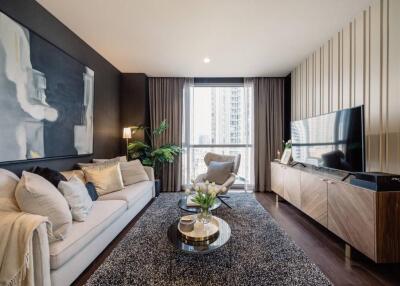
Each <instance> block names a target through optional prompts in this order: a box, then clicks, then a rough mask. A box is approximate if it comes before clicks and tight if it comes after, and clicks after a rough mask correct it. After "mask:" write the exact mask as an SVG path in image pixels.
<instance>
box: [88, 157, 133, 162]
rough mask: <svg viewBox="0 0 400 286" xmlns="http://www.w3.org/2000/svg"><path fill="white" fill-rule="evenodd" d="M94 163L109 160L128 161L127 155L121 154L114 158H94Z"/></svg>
mask: <svg viewBox="0 0 400 286" xmlns="http://www.w3.org/2000/svg"><path fill="white" fill-rule="evenodd" d="M92 161H93V163H104V162H109V161H116V162H128V160H127V159H126V156H119V157H115V158H112V159H93V160H92Z"/></svg>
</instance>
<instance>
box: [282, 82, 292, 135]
mask: <svg viewBox="0 0 400 286" xmlns="http://www.w3.org/2000/svg"><path fill="white" fill-rule="evenodd" d="M291 94H292V76H291V74H289V75H288V76H287V77H285V94H284V101H283V116H284V118H283V140H285V141H287V140H289V139H290V138H291V134H290V120H291V118H292V114H291V113H292V108H291V104H292V103H291V98H292V97H291Z"/></svg>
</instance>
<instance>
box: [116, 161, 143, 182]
mask: <svg viewBox="0 0 400 286" xmlns="http://www.w3.org/2000/svg"><path fill="white" fill-rule="evenodd" d="M120 166H121V174H122V180H123V181H124V185H125V186H129V185H132V184H135V183H138V182H142V181H148V180H149V176H147V173H146V171H145V170H144V168H143V165H142V163H141V162H140V161H139V160H133V161H130V162H125V163H120Z"/></svg>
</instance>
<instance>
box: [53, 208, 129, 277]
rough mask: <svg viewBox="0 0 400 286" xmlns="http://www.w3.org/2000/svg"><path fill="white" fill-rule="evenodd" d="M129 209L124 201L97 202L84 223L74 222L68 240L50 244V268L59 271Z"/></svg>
mask: <svg viewBox="0 0 400 286" xmlns="http://www.w3.org/2000/svg"><path fill="white" fill-rule="evenodd" d="M126 209H127V206H126V202H124V201H95V202H93V208H92V210H91V212H90V214H89V216H88V217H87V218H86V220H85V221H84V222H73V224H72V227H71V228H70V231H69V233H68V236H67V237H66V239H64V240H62V241H56V242H53V243H51V244H50V268H51V269H58V268H59V267H61V266H62V265H63V264H64V263H65V262H67V261H68V260H69V259H70V258H71V257H73V256H74V255H75V254H76V253H78V252H79V251H80V250H81V249H82V248H84V247H85V246H86V245H87V244H88V243H90V242H91V241H92V240H93V239H94V238H95V237H96V236H98V235H99V234H100V233H101V232H102V231H104V230H105V229H106V228H107V227H108V226H110V225H111V224H112V223H113V222H114V221H115V220H116V219H117V218H119V217H120V216H121V215H122V214H123V213H124V212H125V211H126Z"/></svg>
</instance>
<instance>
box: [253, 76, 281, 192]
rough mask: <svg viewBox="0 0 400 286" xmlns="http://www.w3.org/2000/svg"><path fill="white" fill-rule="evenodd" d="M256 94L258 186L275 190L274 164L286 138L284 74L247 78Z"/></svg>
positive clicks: (256, 176)
mask: <svg viewBox="0 0 400 286" xmlns="http://www.w3.org/2000/svg"><path fill="white" fill-rule="evenodd" d="M245 85H252V87H253V94H254V154H255V156H254V190H255V191H257V192H265V191H270V190H271V164H270V162H271V161H272V160H274V159H275V158H276V154H277V151H278V150H279V151H281V152H282V140H283V124H284V123H283V121H284V114H283V103H284V79H283V78H251V79H245Z"/></svg>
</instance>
